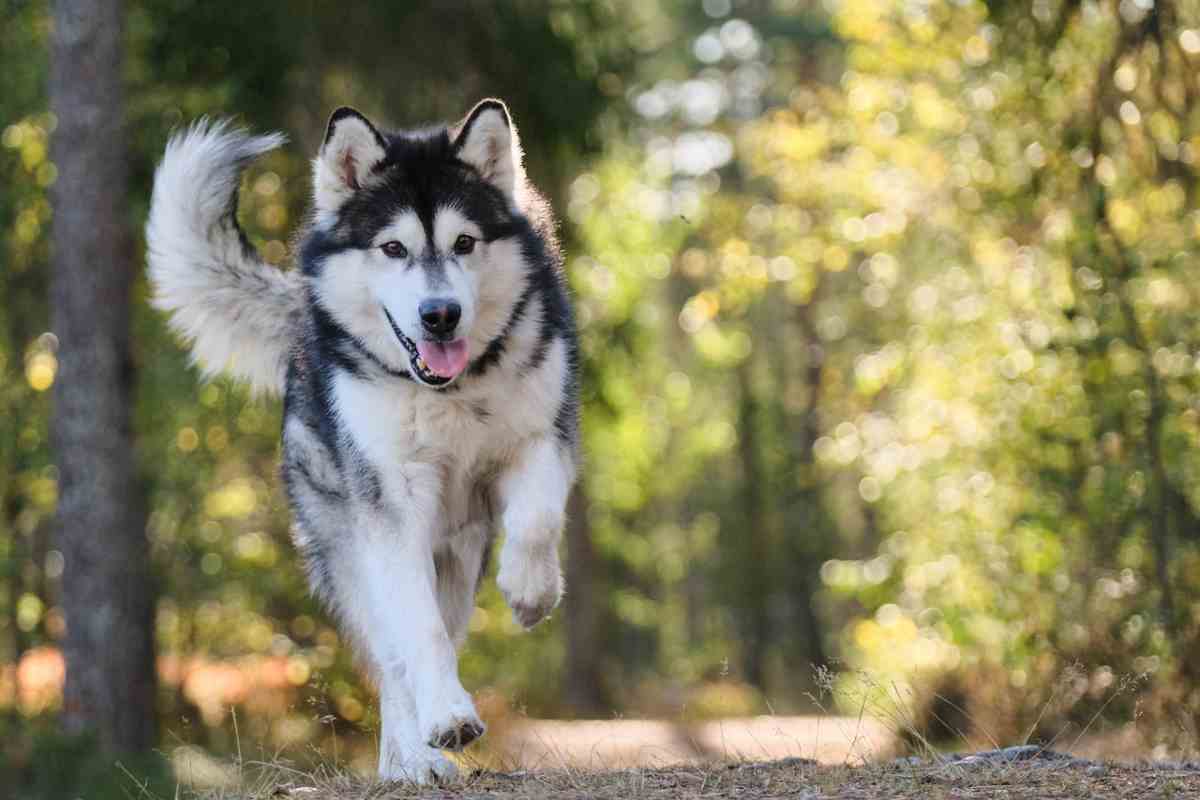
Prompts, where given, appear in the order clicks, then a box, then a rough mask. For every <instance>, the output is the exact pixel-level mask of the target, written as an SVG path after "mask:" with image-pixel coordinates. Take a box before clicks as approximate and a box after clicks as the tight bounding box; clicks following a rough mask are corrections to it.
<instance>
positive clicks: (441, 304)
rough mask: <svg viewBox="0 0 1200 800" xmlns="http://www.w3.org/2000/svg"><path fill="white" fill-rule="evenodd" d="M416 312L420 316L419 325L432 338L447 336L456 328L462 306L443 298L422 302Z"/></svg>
mask: <svg viewBox="0 0 1200 800" xmlns="http://www.w3.org/2000/svg"><path fill="white" fill-rule="evenodd" d="M417 311H418V313H420V315H421V324H422V325H424V326H425V330H426V331H428V332H429V333H432V334H433V335H434V336H449V335H450V334H451V333H453V332H454V329H455V328H456V327H457V326H458V318H459V317H461V316H462V306H460V305H459V304H458V303H456V302H455V301H453V300H447V299H445V298H444V297H438V298H435V299H433V300H422V301H421V304H420V305H419V306H417Z"/></svg>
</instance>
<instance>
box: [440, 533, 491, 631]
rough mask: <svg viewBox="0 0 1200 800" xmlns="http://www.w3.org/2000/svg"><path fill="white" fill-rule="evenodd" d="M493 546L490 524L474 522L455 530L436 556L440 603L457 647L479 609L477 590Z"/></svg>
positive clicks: (447, 626)
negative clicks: (476, 604) (477, 608)
mask: <svg viewBox="0 0 1200 800" xmlns="http://www.w3.org/2000/svg"><path fill="white" fill-rule="evenodd" d="M490 546H491V529H490V524H489V523H487V522H472V523H469V524H467V525H465V526H463V528H462V529H461V530H459V531H457V532H455V533H454V534H452V535H451V536H450V539H449V541H448V543H447V544H446V546H445V547H444V549H442V550H440V551H439V552H438V553H437V554H436V555H435V556H434V565H435V566H436V568H437V596H438V606H439V607H440V608H441V610H442V619H443V620H444V621H445V623H446V632H447V633H449V634H450V640H451V641H452V642H454V645H455V647H462V645H463V642H464V641H465V640H466V638H467V629H468V626H469V625H470V622H471V615H472V614H473V613H474V611H475V591H476V589H478V587H479V581H480V579H481V578H482V573H483V570H484V569H485V568H486V562H487V553H488V548H489V547H490Z"/></svg>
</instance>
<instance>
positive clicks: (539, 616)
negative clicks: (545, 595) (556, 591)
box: [511, 598, 558, 629]
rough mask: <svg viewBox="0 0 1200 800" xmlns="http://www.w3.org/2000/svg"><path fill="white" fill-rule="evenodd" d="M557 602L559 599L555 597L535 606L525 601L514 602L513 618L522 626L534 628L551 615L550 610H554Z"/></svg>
mask: <svg viewBox="0 0 1200 800" xmlns="http://www.w3.org/2000/svg"><path fill="white" fill-rule="evenodd" d="M557 602H558V600H557V598H555V600H554V601H553V602H546V603H542V604H540V605H535V606H527V605H525V604H524V603H512V604H511V605H512V612H513V619H515V620H516V621H517V623H518V624H519V625H520V626H521V627H522V628H525V629H529V628H532V627H533V626H534V625H537V624H538V623H539V622H541V621H542V620H544V619H546V618H547V617H549V616H550V612H551V611H553V610H554V606H555V605H557Z"/></svg>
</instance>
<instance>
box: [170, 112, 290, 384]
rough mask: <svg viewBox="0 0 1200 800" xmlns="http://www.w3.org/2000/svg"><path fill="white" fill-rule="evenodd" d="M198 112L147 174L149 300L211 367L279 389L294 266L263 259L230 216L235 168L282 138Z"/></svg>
mask: <svg viewBox="0 0 1200 800" xmlns="http://www.w3.org/2000/svg"><path fill="white" fill-rule="evenodd" d="M283 142H284V137H283V135H282V134H278V133H275V134H271V135H269V136H251V135H249V134H248V133H246V132H245V131H242V130H239V129H236V128H231V127H230V125H229V123H228V122H215V123H210V122H207V121H200V122H197V123H196V124H194V125H192V126H191V127H190V128H189V129H187V130H186V131H184V132H182V133H178V134H176V135H175V136H173V137H172V138H171V141H170V142H168V143H167V150H166V154H165V155H164V156H163V160H162V163H161V164H160V165H159V167H158V171H157V172H156V173H155V175H154V195H153V197H152V199H151V203H150V220H149V222H147V224H146V244H147V251H148V255H147V258H148V262H149V268H150V280H151V282H152V284H153V286H154V297H153V303H154V306H155V307H156V308H159V309H161V310H163V311H167V312H170V314H171V327H172V328H173V329H174V330H175V331H176V332H178V333H180V334H182V335H183V336H184V337H186V338H187V339H188V340H190V341H191V344H192V356H193V358H194V359H195V360H196V361H197V362H199V364H200V365H201V367H202V368H203V369H204V370H205V372H207V373H208V374H209V375H215V374H217V373H219V372H222V371H227V372H229V373H230V374H232V375H234V376H236V377H238V378H242V379H244V380H247V381H250V383H251V384H252V385H253V386H254V388H255V389H256V390H262V391H268V392H276V393H278V392H282V390H283V383H284V376H285V374H286V371H287V363H288V351H289V347H290V345H291V342H292V341H294V338H295V331H296V324H297V320H298V317H299V314H300V310H301V307H302V303H303V287H302V286H301V283H300V278H299V275H298V274H297V273H296V272H284V271H282V270H279V269H276V268H275V267H273V266H271V265H270V264H268V263H266V262H265V261H263V259H262V257H261V256H260V255H259V253H258V252H257V251H256V250H255V249H254V247H253V245H251V244H250V242H249V241H248V240H247V239H246V236H245V234H244V233H243V232H242V229H241V227H240V226H239V225H238V222H237V199H238V186H239V182H240V178H241V173H242V170H243V169H244V168H245V167H246V165H247V164H248V163H249V162H250V161H252V160H253V159H254V158H256V157H257V156H260V155H262V154H263V153H266V152H267V151H269V150H273V149H274V148H276V147H278V146H279V145H281V144H283Z"/></svg>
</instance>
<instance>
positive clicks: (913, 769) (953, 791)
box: [199, 753, 1200, 800]
mask: <svg viewBox="0 0 1200 800" xmlns="http://www.w3.org/2000/svg"><path fill="white" fill-rule="evenodd" d="M1044 755H1045V757H1041V756H1042V754H1037V755H1034V756H1033V757H1032V758H1029V759H1020V760H1012V761H1010V760H1007V759H1005V758H1003V757H1001V758H999V759H992V758H989V757H987V756H986V755H985V757H984V758H982V759H978V760H975V761H972V759H970V758H966V759H959V760H957V761H954V760H950V761H946V760H943V761H940V762H931V761H924V762H919V761H916V760H915V759H914V760H903V759H898V760H895V761H890V762H887V763H886V764H877V765H866V766H858V767H848V766H828V765H821V764H817V763H816V762H813V761H811V760H808V759H802V758H789V759H782V760H779V761H770V762H750V763H741V764H709V765H686V766H672V767H660V768H653V769H649V768H643V769H626V770H612V771H589V770H571V769H568V770H545V771H518V772H508V773H501V772H488V771H482V770H480V771H477V772H475V773H472V774H470V775H468V776H467V777H466V778H464V779H462V780H461V781H460V782H458V783H456V784H454V785H451V786H446V787H434V788H426V789H418V788H415V787H411V786H405V785H402V784H390V785H388V784H379V783H372V782H364V781H363V780H361V779H357V778H350V777H345V776H329V775H325V776H319V775H318V776H298V775H292V776H288V775H287V774H286V773H279V772H275V771H271V772H270V773H269V774H265V775H263V776H260V778H259V780H258V781H257V782H256V783H255V784H254V785H250V786H245V787H242V788H241V789H240V790H226V791H221V792H213V793H209V794H204V795H200V796H199V798H202V799H203V800H251V799H252V798H253V800H399V798H439V799H444V800H475V799H476V798H480V799H482V798H504V799H506V800H509V799H511V800H517V799H518V798H529V799H530V800H534V799H539V798H556V799H557V798H564V799H565V800H571V799H573V798H580V799H582V798H599V799H600V800H642V798H645V799H646V800H660V799H664V800H665V798H739V799H740V800H767V798H790V799H791V800H818V799H820V800H824V799H825V798H845V800H867V798H880V799H881V800H883V799H884V798H886V799H887V800H916V798H921V800H937V799H938V798H945V799H946V800H951V799H955V800H957V799H961V800H973V799H974V798H1014V799H1016V798H1021V799H1028V800H1033V799H1034V798H1036V799H1037V800H1056V799H1057V798H1120V800H1142V799H1143V798H1200V764H1197V763H1195V762H1192V763H1175V764H1125V765H1119V764H1112V763H1102V762H1095V761H1087V760H1083V759H1074V758H1070V757H1067V756H1059V755H1057V754H1051V753H1046V754H1044Z"/></svg>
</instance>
